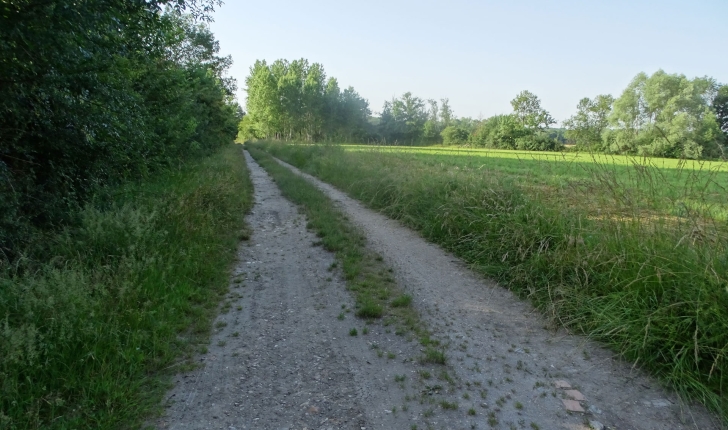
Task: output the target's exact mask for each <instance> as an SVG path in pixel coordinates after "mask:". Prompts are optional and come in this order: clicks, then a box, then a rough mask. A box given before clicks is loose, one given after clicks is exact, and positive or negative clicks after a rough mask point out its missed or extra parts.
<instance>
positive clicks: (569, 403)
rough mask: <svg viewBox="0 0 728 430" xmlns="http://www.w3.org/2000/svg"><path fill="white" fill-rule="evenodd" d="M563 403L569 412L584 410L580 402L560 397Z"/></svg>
mask: <svg viewBox="0 0 728 430" xmlns="http://www.w3.org/2000/svg"><path fill="white" fill-rule="evenodd" d="M561 401H562V402H563V403H564V407H565V408H566V410H567V411H569V412H584V408H582V407H581V403H579V402H577V401H576V400H567V399H561Z"/></svg>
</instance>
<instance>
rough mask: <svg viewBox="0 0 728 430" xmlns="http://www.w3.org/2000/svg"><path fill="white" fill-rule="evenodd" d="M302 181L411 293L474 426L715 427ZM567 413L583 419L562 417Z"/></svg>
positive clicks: (412, 238) (398, 232)
mask: <svg viewBox="0 0 728 430" xmlns="http://www.w3.org/2000/svg"><path fill="white" fill-rule="evenodd" d="M281 164H283V165H285V166H287V167H289V168H290V169H292V170H294V171H296V172H297V173H299V174H302V173H301V172H299V171H298V170H297V169H295V168H294V167H292V166H290V165H287V164H286V163H282V162H281ZM303 175H304V176H305V177H306V178H307V179H309V180H310V181H312V182H313V183H315V184H316V185H317V186H318V187H319V188H320V189H321V190H323V191H324V192H325V193H326V194H327V195H328V196H329V197H330V198H331V199H332V200H334V201H336V202H338V205H339V206H340V208H341V209H342V210H343V211H344V212H345V213H346V214H347V215H348V216H349V218H350V219H351V220H352V221H353V222H354V223H355V224H357V225H358V226H359V227H360V228H361V229H362V230H363V232H364V234H365V235H366V237H367V238H368V241H369V243H370V246H371V247H372V248H373V249H374V250H376V251H377V252H379V253H380V254H381V255H382V256H384V258H385V261H386V262H388V263H389V264H390V265H391V266H392V267H393V268H394V272H395V274H396V278H397V282H398V284H399V285H401V286H402V287H403V288H405V290H408V291H409V292H410V293H411V294H412V295H413V297H414V300H415V302H416V303H417V307H418V309H419V311H420V313H421V314H422V315H423V317H424V319H425V320H426V321H427V322H428V323H429V324H430V328H431V329H432V330H433V331H434V332H435V333H437V334H439V335H440V336H442V338H443V339H444V340H445V341H447V342H449V343H450V345H451V347H450V349H449V351H448V355H449V357H450V358H451V360H450V362H451V363H453V366H454V368H455V372H456V374H457V381H458V384H457V385H458V389H459V390H461V391H463V394H464V395H465V397H469V398H470V399H471V400H464V399H462V398H461V400H460V402H461V404H464V405H469V404H472V405H473V406H474V407H475V408H476V411H477V415H478V416H483V417H486V418H485V419H482V418H481V419H480V420H478V422H477V428H488V427H489V425H487V421H488V420H489V419H490V418H494V420H491V422H490V424H493V427H497V428H534V429H535V428H541V429H564V428H566V429H586V428H589V426H590V425H591V427H594V428H600V427H601V426H604V428H613V429H620V430H622V429H640V430H642V429H644V430H653V429H654V430H657V429H688V428H690V429H701V430H703V429H714V428H720V425H719V422H718V421H717V420H716V419H715V418H714V417H713V416H712V415H711V414H709V413H707V412H706V411H705V410H704V408H702V407H699V406H688V405H685V404H681V402H680V401H679V400H678V399H677V398H676V396H675V395H673V394H670V393H667V392H665V391H664V390H662V389H661V388H660V387H659V385H658V383H657V382H656V381H654V380H653V379H651V378H649V377H646V376H645V375H644V374H643V373H642V372H641V371H638V370H635V369H632V368H631V367H630V366H628V365H627V364H625V363H624V362H622V361H621V360H619V359H618V358H616V357H614V355H613V354H612V353H610V352H609V351H606V350H605V349H603V348H601V347H600V346H598V345H597V344H595V343H593V342H590V341H587V340H586V339H584V338H583V337H579V336H571V335H567V334H565V333H553V332H550V331H548V330H546V329H545V328H544V326H545V323H544V320H543V318H541V317H540V316H539V315H537V314H536V313H535V312H534V310H533V308H532V307H531V306H530V305H528V304H526V303H523V302H522V301H520V300H518V299H517V298H515V297H514V296H513V295H512V294H511V293H509V292H508V291H506V290H504V289H502V288H499V287H497V286H496V285H494V284H493V283H490V282H487V281H485V280H483V279H482V277H480V276H478V275H475V274H474V273H473V272H471V271H470V270H468V269H467V268H465V267H464V266H463V264H462V263H461V262H459V260H457V259H456V258H455V257H453V256H451V255H448V254H447V253H445V252H444V251H442V250H441V249H440V248H438V247H436V246H434V245H432V244H429V243H427V242H426V241H425V240H423V239H422V238H421V237H419V236H418V235H417V234H416V233H413V232H412V231H411V230H409V229H407V228H404V227H402V226H401V225H399V223H397V222H395V221H392V220H390V219H388V218H386V217H384V216H382V215H380V214H378V213H376V212H373V211H371V210H368V209H366V208H364V207H363V206H362V205H361V204H360V203H359V202H357V201H355V200H353V199H351V198H349V197H348V196H346V195H345V194H344V193H342V192H341V191H338V190H337V189H335V188H334V187H332V186H330V185H328V184H325V183H323V182H321V181H319V180H317V179H315V178H313V177H311V176H310V175H306V174H303ZM567 385H569V386H570V387H567ZM472 387H477V388H476V389H475V390H471V388H472ZM481 387H482V389H485V390H487V394H486V395H485V399H484V400H481V399H480V398H478V400H477V401H475V400H473V399H474V397H475V396H473V395H472V394H470V391H475V392H476V393H477V392H479V391H481ZM469 390H470V391H469ZM465 393H468V394H465ZM476 396H477V395H476ZM461 397H462V396H461ZM580 399H583V400H580ZM466 407H467V406H466ZM569 407H574V408H577V409H578V408H583V409H584V410H585V413H578V412H576V413H573V412H567V408H569ZM461 408H462V407H461ZM494 412H495V413H494ZM493 413H494V414H493ZM495 420H497V421H498V424H495ZM531 423H533V424H531ZM453 428H456V427H454V426H453Z"/></svg>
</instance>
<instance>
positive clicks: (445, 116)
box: [439, 99, 455, 128]
mask: <svg viewBox="0 0 728 430" xmlns="http://www.w3.org/2000/svg"><path fill="white" fill-rule="evenodd" d="M440 103H441V105H440V124H439V125H440V128H445V127H447V126H449V125H450V122H451V121H452V120H453V118H454V117H455V116H454V115H453V113H452V109H450V99H440Z"/></svg>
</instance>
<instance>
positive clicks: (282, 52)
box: [211, 0, 728, 121]
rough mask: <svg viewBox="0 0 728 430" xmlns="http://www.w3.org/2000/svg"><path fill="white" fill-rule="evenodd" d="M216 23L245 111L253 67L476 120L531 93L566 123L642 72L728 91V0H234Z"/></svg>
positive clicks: (373, 104)
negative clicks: (294, 63)
mask: <svg viewBox="0 0 728 430" xmlns="http://www.w3.org/2000/svg"><path fill="white" fill-rule="evenodd" d="M213 18H214V19H215V22H214V23H212V25H211V28H212V31H213V32H214V33H215V35H216V37H217V39H218V40H219V41H220V45H221V53H222V54H224V55H228V54H229V55H232V57H233V60H234V65H233V68H232V70H231V75H232V76H234V77H235V78H237V79H238V86H239V87H240V89H239V91H238V99H239V101H240V102H241V104H244V102H245V91H244V87H245V83H244V80H245V77H246V76H247V75H248V71H249V68H250V66H251V65H252V64H253V63H254V62H255V60H257V59H265V60H267V61H269V62H270V61H274V60H276V59H279V58H285V59H288V60H293V59H297V58H306V59H308V60H309V61H310V62H318V63H321V64H323V66H324V68H325V70H326V73H327V75H328V76H334V77H336V78H337V79H338V80H339V85H340V86H341V87H342V88H345V87H347V86H349V85H351V86H353V87H354V88H355V89H356V90H357V91H358V92H359V94H361V95H362V96H363V97H364V98H366V99H368V100H369V104H370V108H371V109H372V111H374V112H378V111H380V110H381V107H382V104H383V102H384V101H385V100H388V99H391V97H392V96H395V95H397V96H398V95H401V94H402V93H404V92H407V91H411V92H412V93H413V94H414V95H416V96H418V97H421V98H423V99H430V98H434V99H441V98H444V97H447V98H449V99H450V106H451V107H452V108H453V110H454V112H455V115H457V116H459V117H462V116H470V117H474V118H477V117H479V116H481V115H482V116H483V117H488V116H491V115H494V114H498V113H507V112H510V110H511V107H510V104H509V101H510V100H511V99H513V97H514V96H515V95H516V94H517V93H518V92H520V91H521V90H529V91H531V92H533V93H535V94H536V95H538V96H539V98H540V99H541V102H542V106H543V107H544V108H545V109H547V110H548V111H549V112H550V113H551V114H552V115H553V116H554V117H555V118H556V119H557V120H559V121H562V120H564V119H566V118H567V117H569V116H570V115H572V114H573V113H574V111H575V109H576V104H577V103H578V101H579V99H581V98H582V97H594V96H595V95H597V94H612V95H614V96H615V97H616V96H619V94H620V93H621V91H622V90H623V89H624V87H625V86H626V85H627V84H628V83H629V81H630V80H631V79H632V78H633V77H634V76H635V75H636V74H637V73H638V72H640V71H644V72H647V73H650V74H651V73H653V72H655V71H656V70H658V69H663V70H665V71H666V72H668V73H682V74H685V75H687V76H688V77H691V78H692V77H695V76H706V75H707V76H712V77H713V78H715V79H716V80H717V81H718V82H722V83H728V54H727V52H728V50H727V49H728V25H727V24H728V0H692V1H674V0H660V1H646V0H630V1H626V0H610V1H599V0H552V1H543V0H542V1H537V0H510V1H505V0H504V1H498V2H495V1H459V0H454V1H448V2H444V1H439V2H434V1H427V0H420V1H411V0H406V1H405V0H388V1H381V0H370V1H357V2H346V1H322V0H309V1H300V0H299V1H288V0H286V1H257V2H252V1H251V2H248V1H241V0H227V1H226V3H225V4H224V5H223V6H222V7H220V8H218V10H217V11H216V12H215V14H214V16H213Z"/></svg>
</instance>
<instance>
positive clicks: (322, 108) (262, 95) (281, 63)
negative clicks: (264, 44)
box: [242, 58, 370, 141]
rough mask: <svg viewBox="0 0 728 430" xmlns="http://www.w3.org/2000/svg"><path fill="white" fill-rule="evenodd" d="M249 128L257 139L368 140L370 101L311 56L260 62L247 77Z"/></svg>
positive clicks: (247, 127)
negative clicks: (330, 74)
mask: <svg viewBox="0 0 728 430" xmlns="http://www.w3.org/2000/svg"><path fill="white" fill-rule="evenodd" d="M245 83H246V85H247V86H246V90H247V92H248V101H247V104H246V109H247V111H248V115H247V117H248V118H246V119H245V121H246V123H245V124H244V125H243V126H242V127H243V128H244V129H251V130H255V131H256V132H255V133H252V134H254V135H255V136H256V137H257V138H275V139H286V140H291V139H305V140H307V141H320V140H324V139H333V138H343V139H355V140H364V139H365V138H366V136H365V135H366V133H367V119H368V116H369V114H370V111H369V102H367V100H366V99H364V98H362V97H361V96H360V95H359V94H358V93H357V92H356V91H355V90H354V88H352V87H349V88H347V89H346V90H344V91H343V92H342V91H341V90H340V88H339V82H338V81H337V80H336V78H333V77H330V78H328V80H327V79H326V72H325V70H324V67H323V66H322V65H321V64H319V63H313V64H309V62H308V60H306V59H303V58H302V59H299V60H294V61H287V60H282V59H281V60H276V61H275V62H273V64H270V65H268V64H266V62H265V61H256V63H255V65H254V66H253V67H251V68H250V74H249V75H248V77H246V79H245Z"/></svg>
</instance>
